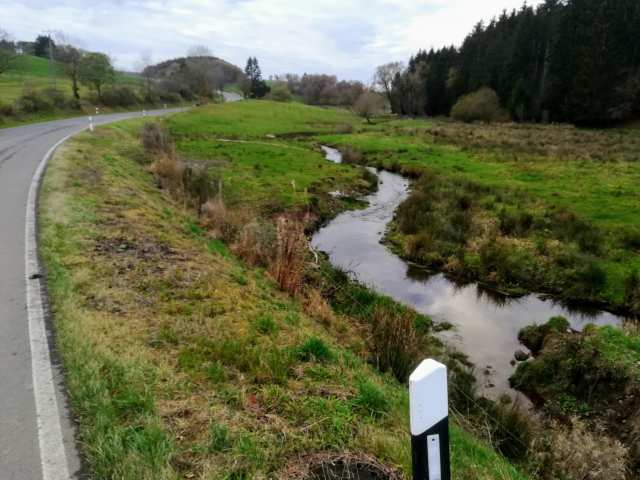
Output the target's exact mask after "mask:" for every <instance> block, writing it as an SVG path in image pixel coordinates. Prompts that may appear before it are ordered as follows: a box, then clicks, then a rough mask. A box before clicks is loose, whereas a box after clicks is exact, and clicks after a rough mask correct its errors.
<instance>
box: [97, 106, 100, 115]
mask: <svg viewBox="0 0 640 480" xmlns="http://www.w3.org/2000/svg"><path fill="white" fill-rule="evenodd" d="M96 115H100V108H98V107H96Z"/></svg>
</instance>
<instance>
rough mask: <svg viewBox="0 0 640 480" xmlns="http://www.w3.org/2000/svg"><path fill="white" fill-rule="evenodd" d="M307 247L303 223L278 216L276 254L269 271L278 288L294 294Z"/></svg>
mask: <svg viewBox="0 0 640 480" xmlns="http://www.w3.org/2000/svg"><path fill="white" fill-rule="evenodd" d="M308 249H309V247H308V242H307V237H306V236H305V234H304V227H303V225H302V224H301V223H300V222H297V221H295V220H290V219H288V218H286V217H280V218H279V219H278V226H277V248H276V255H275V258H274V261H273V262H272V263H271V266H270V268H269V271H270V273H271V275H272V276H273V278H274V279H275V280H276V282H277V283H278V285H279V286H280V288H281V289H282V290H284V291H285V292H288V293H289V294H291V295H296V294H297V293H298V291H299V290H300V287H301V286H302V277H303V274H304V266H305V261H306V258H307V252H308Z"/></svg>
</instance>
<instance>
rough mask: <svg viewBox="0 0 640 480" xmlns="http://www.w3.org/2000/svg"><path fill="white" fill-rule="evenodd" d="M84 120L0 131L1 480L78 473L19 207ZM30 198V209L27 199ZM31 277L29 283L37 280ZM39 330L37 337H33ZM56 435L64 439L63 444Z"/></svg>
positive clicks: (62, 478)
mask: <svg viewBox="0 0 640 480" xmlns="http://www.w3.org/2000/svg"><path fill="white" fill-rule="evenodd" d="M225 96H226V95H225ZM229 100H235V98H229ZM179 110H180V109H170V110H158V111H150V112H148V113H147V114H148V115H163V114H167V113H172V112H176V111H179ZM139 116H141V113H139V112H136V113H120V114H112V115H100V116H98V117H94V123H95V124H96V125H100V124H104V123H110V122H115V121H118V120H123V119H128V118H133V117H139ZM87 124H88V120H87V117H82V118H73V119H68V120H58V121H53V122H46V123H41V124H35V125H27V126H22V127H16V128H8V129H3V130H0V478H1V479H2V480H40V479H42V480H67V479H68V478H81V464H80V460H79V456H78V454H77V452H76V449H75V439H74V428H73V422H72V421H71V419H70V417H69V412H68V409H67V406H66V398H65V396H64V388H63V385H62V374H61V371H60V367H59V365H58V364H57V362H55V352H54V354H52V355H51V356H50V354H49V348H48V345H47V344H48V343H50V333H51V329H50V328H47V326H45V322H46V319H45V318H44V317H45V316H43V319H41V323H42V326H43V328H41V331H40V332H38V329H37V328H35V327H34V323H33V318H32V317H33V314H32V311H33V310H34V305H35V306H36V307H37V308H38V309H40V310H42V309H43V308H42V307H41V305H40V298H41V295H40V286H39V283H40V280H39V278H31V279H29V278H27V277H28V276H30V275H33V273H37V272H34V271H29V272H26V269H27V266H26V265H35V268H36V269H37V259H35V258H31V259H30V258H29V255H27V257H26V260H27V261H26V262H25V250H28V251H35V248H34V247H33V246H31V245H30V244H31V243H33V244H34V245H35V242H29V236H30V234H29V230H30V229H31V230H33V231H35V230H34V229H33V228H32V227H29V225H27V224H28V223H29V222H28V218H29V215H27V216H25V211H27V204H28V200H29V199H30V197H33V198H34V199H35V197H36V195H35V194H34V193H37V188H33V189H32V190H33V192H32V194H31V196H30V195H29V192H30V188H31V184H32V178H33V177H34V173H35V172H36V171H37V170H38V167H39V165H40V163H41V161H42V160H43V158H44V157H45V156H46V155H47V154H48V152H49V151H50V150H51V149H52V148H53V147H54V146H55V145H57V144H58V143H59V142H60V141H62V140H63V139H64V138H66V137H68V136H69V135H73V134H75V133H78V132H80V131H81V130H83V129H84V128H86V127H87ZM34 186H35V187H37V183H35V182H34ZM29 205H30V208H29V210H31V209H32V207H33V206H34V205H33V200H31V202H30V204H29ZM25 231H26V232H27V233H26V234H25ZM25 239H26V240H25ZM34 240H35V237H34ZM25 242H26V243H25ZM33 257H35V256H33ZM36 277H37V275H36ZM25 279H26V280H25ZM31 282H36V284H37V286H36V287H34V286H33V283H31ZM27 284H29V287H28V286H27ZM34 292H35V293H34ZM28 295H29V296H30V300H29V301H28V300H27V296H28ZM34 302H35V303H34ZM44 310H45V311H46V308H44ZM36 327H37V325H36ZM38 334H40V337H41V339H42V340H43V341H42V342H40V343H38ZM39 349H41V350H39ZM43 359H44V360H43ZM51 359H53V360H51ZM38 362H40V364H39V365H38ZM41 371H44V373H45V375H44V376H40V374H41ZM47 378H48V380H47ZM42 379H44V380H42ZM51 380H52V381H51ZM34 382H35V383H34ZM47 384H50V385H51V388H50V392H55V393H52V395H50V396H48V397H47V396H46V387H47ZM43 385H44V386H43ZM43 388H44V390H43ZM43 391H45V394H43V393H42V392H43ZM36 405H38V408H37V407H36ZM52 406H53V407H55V408H52ZM60 438H62V439H63V442H62V445H60V443H61V442H60V441H59V440H60ZM63 446H64V448H63ZM63 463H65V464H66V465H63Z"/></svg>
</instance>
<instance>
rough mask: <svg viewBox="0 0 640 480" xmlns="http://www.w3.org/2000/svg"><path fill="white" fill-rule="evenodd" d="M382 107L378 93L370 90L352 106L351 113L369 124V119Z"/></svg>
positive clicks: (382, 102)
mask: <svg viewBox="0 0 640 480" xmlns="http://www.w3.org/2000/svg"><path fill="white" fill-rule="evenodd" d="M383 107H384V99H383V98H382V96H381V95H380V94H379V93H376V92H373V91H371V90H367V91H365V92H364V93H363V94H362V95H360V97H359V98H358V100H357V101H356V103H355V104H354V105H353V111H354V112H355V113H356V114H357V115H358V116H360V117H362V118H364V119H365V120H366V121H367V123H371V118H373V117H374V116H375V115H377V114H379V113H380V112H381V111H382V109H383Z"/></svg>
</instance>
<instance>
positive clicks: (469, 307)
mask: <svg viewBox="0 0 640 480" xmlns="http://www.w3.org/2000/svg"><path fill="white" fill-rule="evenodd" d="M379 180H380V185H379V189H378V191H377V192H376V193H375V194H372V195H370V196H369V197H368V198H367V199H368V201H369V207H368V208H367V209H365V210H360V211H352V212H345V213H343V214H341V215H339V216H338V217H336V218H335V219H334V220H333V221H332V222H330V223H329V224H328V225H327V226H326V227H324V228H322V229H321V230H320V231H318V233H317V234H316V235H315V236H314V237H313V245H314V247H315V248H317V249H319V250H322V251H324V252H326V253H327V254H328V255H329V257H330V259H331V262H332V263H333V264H334V265H336V266H338V267H340V268H343V269H345V270H347V271H349V272H351V274H352V276H353V277H354V278H356V279H358V280H359V281H361V282H363V283H365V284H367V285H369V286H371V287H372V288H374V289H375V290H376V291H378V292H380V293H383V294H386V295H389V296H391V297H393V298H394V299H396V300H397V301H399V302H402V303H404V304H406V305H410V306H412V307H414V308H415V309H416V310H418V311H420V312H422V313H425V314H428V315H430V316H431V317H432V318H433V319H434V320H436V321H441V322H443V321H446V322H449V323H451V324H453V325H454V326H455V329H454V330H452V331H448V332H443V333H441V334H440V335H441V336H442V337H443V338H445V339H446V340H448V341H449V342H450V343H452V344H453V345H455V346H456V347H457V348H458V349H460V350H461V351H463V352H464V353H466V354H467V355H468V356H469V358H470V359H471V361H473V362H474V364H475V365H476V366H477V372H478V378H479V380H480V384H481V385H484V386H489V385H490V384H491V385H493V386H494V387H489V390H488V391H487V392H486V393H487V394H491V396H493V395H492V394H493V393H495V394H498V393H502V392H506V391H509V387H508V378H509V376H510V375H511V374H512V373H513V371H514V368H515V367H513V366H512V365H511V360H512V359H513V354H514V352H515V350H517V349H518V348H521V347H520V345H519V343H518V339H517V336H518V331H519V330H520V329H521V328H522V327H524V326H526V325H530V324H532V323H541V322H545V321H547V320H548V319H549V318H550V317H552V316H554V315H563V316H565V317H567V319H568V320H569V321H570V322H571V325H572V326H573V327H574V328H575V329H578V330H579V329H581V328H583V327H584V326H585V325H586V324H588V323H596V324H598V325H620V324H621V323H622V320H621V319H620V318H619V317H616V316H615V315H612V314H610V313H607V312H595V311H591V312H578V311H576V310H575V309H570V308H567V307H566V306H563V305H560V304H558V303H556V302H553V301H551V300H548V299H543V298H540V297H538V296H536V295H528V296H525V297H521V298H517V299H514V298H510V297H505V296H503V295H499V294H496V293H495V292H491V291H490V290H487V289H483V288H482V287H481V286H479V285H477V284H470V285H459V284H458V285H457V284H455V283H454V282H452V281H450V280H449V279H447V278H446V277H445V276H444V275H442V274H436V275H431V274H429V273H428V272H426V271H424V270H422V269H420V268H418V267H416V266H412V265H409V264H407V263H406V262H405V261H403V260H402V259H400V258H399V257H398V256H396V255H395V254H393V253H391V252H390V251H389V250H388V249H387V248H386V247H385V246H384V245H382V244H381V243H380V241H381V239H382V237H383V235H384V233H385V229H386V226H387V224H388V223H389V221H390V220H391V219H392V218H393V213H394V211H395V210H396V208H397V207H398V206H399V205H400V203H402V201H403V200H404V199H406V198H407V195H408V189H409V183H408V181H407V180H406V179H405V178H403V177H401V176H399V175H396V174H393V173H389V172H385V171H381V172H379ZM487 366H491V369H490V370H491V372H492V373H491V375H490V376H489V377H487V376H485V374H484V373H483V372H484V371H485V370H486V367H487Z"/></svg>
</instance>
